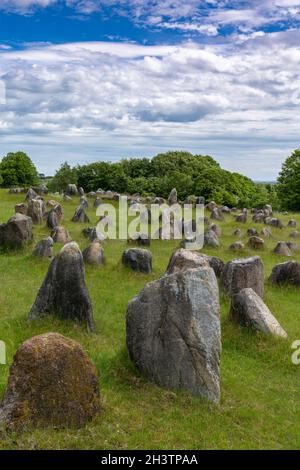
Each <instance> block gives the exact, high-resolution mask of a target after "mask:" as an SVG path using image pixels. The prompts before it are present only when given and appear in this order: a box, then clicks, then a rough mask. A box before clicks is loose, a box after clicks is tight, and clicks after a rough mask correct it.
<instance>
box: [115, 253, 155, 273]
mask: <svg viewBox="0 0 300 470" xmlns="http://www.w3.org/2000/svg"><path fill="white" fill-rule="evenodd" d="M122 263H123V264H124V266H127V267H129V268H131V269H132V270H133V271H139V272H143V273H146V274H149V273H151V272H152V254H151V252H150V251H149V250H145V249H143V248H129V249H128V250H126V251H124V253H123V256H122Z"/></svg>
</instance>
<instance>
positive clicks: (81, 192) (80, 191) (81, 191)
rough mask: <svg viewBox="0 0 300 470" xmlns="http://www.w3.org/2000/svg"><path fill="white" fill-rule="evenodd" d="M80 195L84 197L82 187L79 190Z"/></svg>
mask: <svg viewBox="0 0 300 470" xmlns="http://www.w3.org/2000/svg"><path fill="white" fill-rule="evenodd" d="M78 193H79V196H84V189H83V188H82V187H80V188H79V189H78Z"/></svg>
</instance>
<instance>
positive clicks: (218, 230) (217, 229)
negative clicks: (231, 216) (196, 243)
mask: <svg viewBox="0 0 300 470" xmlns="http://www.w3.org/2000/svg"><path fill="white" fill-rule="evenodd" d="M207 230H212V231H213V232H215V234H216V235H217V237H221V236H222V233H223V232H222V228H221V227H220V226H219V225H217V224H211V225H209V227H207ZM194 231H195V230H194Z"/></svg>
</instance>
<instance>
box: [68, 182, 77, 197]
mask: <svg viewBox="0 0 300 470" xmlns="http://www.w3.org/2000/svg"><path fill="white" fill-rule="evenodd" d="M77 194H78V189H77V186H76V184H68V186H67V189H66V195H67V196H77Z"/></svg>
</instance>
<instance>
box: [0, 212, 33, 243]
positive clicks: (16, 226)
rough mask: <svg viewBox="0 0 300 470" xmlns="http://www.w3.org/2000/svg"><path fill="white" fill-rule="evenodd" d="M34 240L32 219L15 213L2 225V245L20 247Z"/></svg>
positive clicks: (0, 241)
mask: <svg viewBox="0 0 300 470" xmlns="http://www.w3.org/2000/svg"><path fill="white" fill-rule="evenodd" d="M31 240H32V219H31V218H30V217H27V216H26V215H23V214H19V213H17V214H15V215H14V216H13V217H11V218H10V219H9V221H8V222H7V223H6V224H1V225H0V245H6V246H8V247H11V248H19V247H23V246H24V245H26V244H27V243H28V242H30V241H31Z"/></svg>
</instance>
